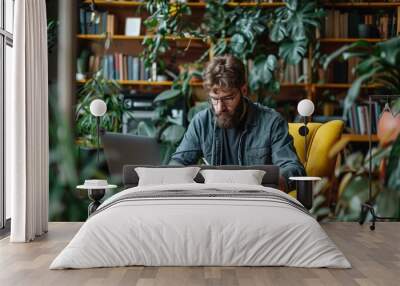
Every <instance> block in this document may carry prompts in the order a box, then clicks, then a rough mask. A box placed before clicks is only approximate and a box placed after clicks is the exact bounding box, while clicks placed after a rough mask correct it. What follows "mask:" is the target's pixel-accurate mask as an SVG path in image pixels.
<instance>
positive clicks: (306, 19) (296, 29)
mask: <svg viewBox="0 0 400 286" xmlns="http://www.w3.org/2000/svg"><path fill="white" fill-rule="evenodd" d="M284 2H285V4H286V5H285V6H284V7H281V8H278V9H276V10H275V11H274V13H273V15H274V17H273V21H272V23H271V30H270V39H271V41H273V42H275V43H279V56H280V57H281V58H283V59H284V60H285V62H287V63H288V64H298V63H299V62H300V61H301V59H302V58H303V57H304V56H305V55H306V52H307V47H308V44H309V43H310V41H312V40H313V39H314V34H315V33H314V31H315V29H317V28H319V27H320V25H321V20H322V19H323V16H324V15H325V12H324V10H323V9H322V8H318V7H317V2H316V1H297V0H287V1H284Z"/></svg>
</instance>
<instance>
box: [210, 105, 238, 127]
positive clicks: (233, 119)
mask: <svg viewBox="0 0 400 286" xmlns="http://www.w3.org/2000/svg"><path fill="white" fill-rule="evenodd" d="M244 104H245V103H244V100H243V99H241V100H240V102H239V104H238V106H237V107H236V108H235V110H234V111H233V112H229V111H225V112H221V113H220V114H219V115H217V114H216V113H215V110H214V106H211V110H212V111H213V113H214V118H215V119H216V122H217V125H218V127H219V128H234V127H238V126H239V124H240V123H241V121H242V118H243V111H244Z"/></svg>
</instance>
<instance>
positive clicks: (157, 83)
mask: <svg viewBox="0 0 400 286" xmlns="http://www.w3.org/2000/svg"><path fill="white" fill-rule="evenodd" d="M76 82H77V83H78V84H85V83H86V82H87V80H77V81H76ZM116 82H117V83H119V84H120V85H146V86H172V84H173V81H147V80H116ZM190 85H191V86H203V83H202V82H193V83H190ZM306 86H307V84H305V83H282V84H281V87H282V88H305V87H306Z"/></svg>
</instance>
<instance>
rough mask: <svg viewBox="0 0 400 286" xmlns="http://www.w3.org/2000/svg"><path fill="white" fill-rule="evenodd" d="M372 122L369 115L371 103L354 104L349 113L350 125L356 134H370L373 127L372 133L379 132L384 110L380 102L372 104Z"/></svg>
mask: <svg viewBox="0 0 400 286" xmlns="http://www.w3.org/2000/svg"><path fill="white" fill-rule="evenodd" d="M371 110H372V112H371V122H370V117H369V105H368V104H359V105H353V106H352V107H351V109H350V112H349V115H348V123H349V127H350V129H351V130H352V132H353V133H355V134H368V132H369V128H371V132H372V134H376V133H377V130H378V129H377V126H378V120H379V116H380V114H381V112H382V108H381V105H380V104H379V103H378V102H372V104H371Z"/></svg>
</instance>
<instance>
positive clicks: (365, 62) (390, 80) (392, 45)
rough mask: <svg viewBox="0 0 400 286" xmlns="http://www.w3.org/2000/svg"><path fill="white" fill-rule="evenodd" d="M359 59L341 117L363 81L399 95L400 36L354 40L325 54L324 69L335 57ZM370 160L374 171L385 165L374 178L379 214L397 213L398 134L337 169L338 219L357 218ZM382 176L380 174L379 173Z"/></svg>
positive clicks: (398, 104) (395, 109) (399, 185)
mask: <svg viewBox="0 0 400 286" xmlns="http://www.w3.org/2000/svg"><path fill="white" fill-rule="evenodd" d="M351 58H358V59H359V62H358V64H357V66H356V67H355V68H354V71H353V72H354V73H355V75H356V80H355V81H354V82H353V83H352V85H351V87H350V88H349V90H348V92H347V96H346V98H345V101H344V110H343V116H344V117H346V116H347V114H348V111H349V109H350V108H351V106H352V105H353V104H354V102H355V101H356V100H357V98H358V97H359V95H360V92H361V87H362V85H364V84H374V85H378V86H380V90H381V92H384V93H385V94H399V92H400V79H399V76H400V68H399V65H400V37H396V38H392V39H389V40H387V41H384V42H380V43H376V44H371V43H368V42H366V41H357V42H355V43H353V44H350V45H346V46H344V47H342V48H340V49H338V50H337V51H335V52H334V53H332V54H330V55H329V56H328V57H326V61H325V63H324V68H325V69H326V68H327V67H328V65H329V64H330V63H331V62H332V61H334V60H336V59H339V60H343V61H346V60H349V59H351ZM399 107H400V100H397V101H396V102H395V103H394V106H393V108H392V111H393V112H395V113H397V112H399V111H400V108H399ZM370 160H372V164H373V167H374V169H373V172H374V173H376V172H377V168H378V167H380V168H384V169H385V168H386V172H385V174H384V178H380V179H379V178H377V177H376V176H374V177H373V180H372V186H373V189H374V192H373V198H372V201H376V208H377V212H378V214H381V215H385V216H399V210H400V200H399V195H400V180H399V175H400V163H399V162H400V136H399V137H398V138H397V140H395V141H394V142H393V143H392V144H390V145H388V146H385V147H382V146H380V147H379V148H378V149H377V150H375V151H374V155H373V156H372V158H369V157H368V156H366V157H364V156H363V155H362V154H361V153H355V154H351V155H350V156H349V158H348V159H347V160H346V163H345V164H344V165H343V166H341V168H340V169H339V170H338V175H341V177H342V180H341V185H340V194H342V195H341V196H340V200H339V204H338V208H337V209H336V213H337V214H338V217H339V219H350V220H352V219H355V218H358V215H359V210H360V204H361V203H364V202H366V201H367V200H368V189H369V188H368V178H369V173H368V163H369V161H370ZM381 177H382V175H381Z"/></svg>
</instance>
